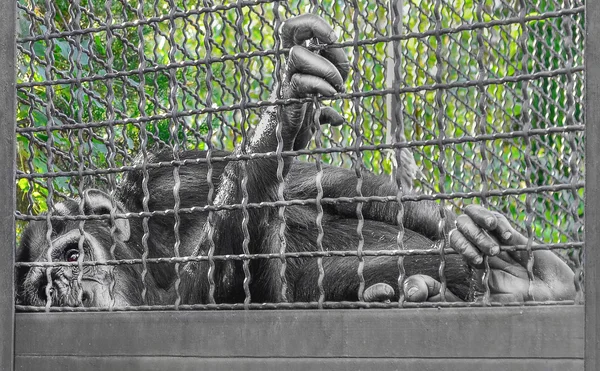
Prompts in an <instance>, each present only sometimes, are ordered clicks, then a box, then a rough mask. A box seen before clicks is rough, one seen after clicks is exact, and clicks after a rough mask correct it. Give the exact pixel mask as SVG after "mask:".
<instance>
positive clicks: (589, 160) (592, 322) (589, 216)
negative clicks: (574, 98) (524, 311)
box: [584, 1, 600, 371]
mask: <svg viewBox="0 0 600 371" xmlns="http://www.w3.org/2000/svg"><path fill="white" fill-rule="evenodd" d="M585 30H586V38H585V123H586V128H585V138H586V143H585V170H586V174H585V187H586V194H587V195H591V197H589V196H588V197H586V198H585V250H584V254H585V256H584V262H585V370H586V371H593V370H598V368H599V367H600V362H599V360H598V356H599V352H600V334H599V329H598V326H600V285H598V280H600V248H599V247H598V242H599V241H600V228H598V223H600V197H597V196H596V195H597V194H598V192H600V108H599V106H598V102H600V2H598V1H588V2H587V4H586V9H585Z"/></svg>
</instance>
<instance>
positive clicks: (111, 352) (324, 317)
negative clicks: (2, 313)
mask: <svg viewBox="0 0 600 371" xmlns="http://www.w3.org/2000/svg"><path fill="white" fill-rule="evenodd" d="M16 324H17V326H16V327H17V332H16V356H17V357H22V356H28V355H31V356H38V357H44V356H70V357H75V356H88V357H90V356H117V355H119V356H126V357H135V356H153V357H160V356H178V357H188V356H193V357H253V358H260V357H343V358H348V357H375V358H406V357H419V358H438V359H439V358H453V359H457V358H489V357H501V358H504V359H513V358H520V357H524V358H547V359H558V358H569V359H581V358H582V357H583V345H584V344H583V307H582V306H573V305H571V306H542V307H523V306H518V307H494V308H442V309H398V310H389V309H388V310H383V309H382V310H378V309H372V310H310V311H302V310H289V311H204V312H198V311H195V312H194V311H183V312H181V311H180V312H151V313H125V312H118V313H107V312H104V313H17V315H16ZM56 334H60V338H61V339H69V341H68V342H64V341H57V338H56V336H57V335H56Z"/></svg>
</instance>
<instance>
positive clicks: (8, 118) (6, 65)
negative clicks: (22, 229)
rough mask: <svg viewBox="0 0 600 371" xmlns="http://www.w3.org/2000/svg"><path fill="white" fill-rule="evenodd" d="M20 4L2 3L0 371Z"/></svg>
mask: <svg viewBox="0 0 600 371" xmlns="http://www.w3.org/2000/svg"><path fill="white" fill-rule="evenodd" d="M15 7H16V1H2V2H1V3H0V14H2V22H0V50H1V51H2V53H0V65H2V66H3V68H2V69H1V70H0V87H1V88H2V89H0V104H1V106H2V109H1V110H0V163H1V165H2V166H0V237H1V238H2V239H1V240H2V241H6V242H4V243H2V244H1V245H0V246H1V247H0V297H1V298H2V299H1V300H0V334H2V341H0V370H12V369H13V367H14V326H15V302H14V297H15V295H14V292H15V287H14V283H15V279H14V267H13V264H14V261H15V215H14V211H15V205H16V199H15V161H16V157H15V154H16V152H15V143H16V141H15V18H16V8H15Z"/></svg>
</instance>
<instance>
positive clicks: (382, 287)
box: [363, 283, 396, 303]
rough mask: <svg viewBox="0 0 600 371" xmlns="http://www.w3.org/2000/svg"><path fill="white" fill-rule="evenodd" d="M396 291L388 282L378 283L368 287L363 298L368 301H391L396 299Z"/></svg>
mask: <svg viewBox="0 0 600 371" xmlns="http://www.w3.org/2000/svg"><path fill="white" fill-rule="evenodd" d="M395 295H396V292H395V291H394V289H393V288H392V286H390V285H388V284H387V283H376V284H374V285H371V286H369V287H367V289H366V290H365V292H364V293H363V298H364V299H365V301H366V302H367V303H373V302H388V303H389V302H390V301H392V300H394V296H395Z"/></svg>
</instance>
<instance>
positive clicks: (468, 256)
mask: <svg viewBox="0 0 600 371" xmlns="http://www.w3.org/2000/svg"><path fill="white" fill-rule="evenodd" d="M448 239H449V240H450V247H452V248H453V249H454V251H456V252H457V253H459V254H460V255H461V256H462V257H463V259H465V260H466V261H467V263H468V264H470V265H471V266H474V267H476V268H480V267H481V264H482V263H483V255H482V254H481V251H479V249H477V248H476V247H475V246H473V244H472V243H471V242H469V240H467V239H466V238H465V236H463V234H462V233H461V232H460V231H459V230H458V229H453V230H451V231H450V235H449V236H448Z"/></svg>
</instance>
